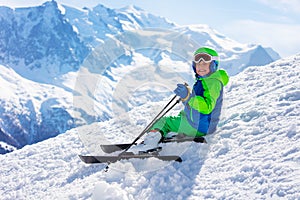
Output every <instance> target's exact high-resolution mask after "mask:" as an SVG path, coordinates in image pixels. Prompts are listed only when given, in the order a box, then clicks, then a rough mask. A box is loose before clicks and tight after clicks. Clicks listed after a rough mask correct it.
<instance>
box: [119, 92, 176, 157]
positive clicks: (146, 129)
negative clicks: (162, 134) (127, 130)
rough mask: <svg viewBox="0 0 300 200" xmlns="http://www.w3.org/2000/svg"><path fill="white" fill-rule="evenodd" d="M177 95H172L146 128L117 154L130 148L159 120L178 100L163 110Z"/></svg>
mask: <svg viewBox="0 0 300 200" xmlns="http://www.w3.org/2000/svg"><path fill="white" fill-rule="evenodd" d="M176 97H177V95H174V97H173V98H172V99H171V100H170V101H169V103H168V104H167V105H166V106H165V107H164V108H163V109H162V110H161V111H160V112H159V113H158V114H157V115H156V117H155V118H154V119H153V120H152V121H151V122H150V123H149V124H148V126H146V128H145V129H144V130H143V131H142V132H141V134H140V135H139V136H138V137H137V138H135V140H134V141H133V142H132V143H131V144H130V145H129V146H128V147H127V148H126V149H125V150H124V151H123V152H122V153H120V154H119V155H120V156H121V155H122V154H123V153H125V152H126V151H127V150H128V149H130V147H132V146H133V145H134V144H135V143H136V141H138V140H139V139H140V138H141V137H142V136H143V135H144V134H145V133H147V131H148V130H149V129H150V128H151V127H152V126H153V125H154V124H155V123H156V122H157V121H158V120H160V119H161V118H162V117H163V116H164V115H165V114H167V112H169V111H170V110H171V109H172V108H173V107H174V106H175V105H176V104H177V103H179V102H180V100H176V102H175V103H174V104H173V105H172V106H171V107H170V108H169V109H168V110H167V111H166V112H164V111H165V110H166V109H167V108H168V107H169V105H170V104H171V103H172V102H173V101H174V99H175V98H176Z"/></svg>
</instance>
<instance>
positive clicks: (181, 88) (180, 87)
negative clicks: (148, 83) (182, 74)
mask: <svg viewBox="0 0 300 200" xmlns="http://www.w3.org/2000/svg"><path fill="white" fill-rule="evenodd" d="M174 93H175V94H176V95H177V96H180V98H181V99H186V98H187V97H188V95H189V90H188V88H187V86H185V85H184V84H181V83H179V84H177V88H176V89H175V90H174Z"/></svg>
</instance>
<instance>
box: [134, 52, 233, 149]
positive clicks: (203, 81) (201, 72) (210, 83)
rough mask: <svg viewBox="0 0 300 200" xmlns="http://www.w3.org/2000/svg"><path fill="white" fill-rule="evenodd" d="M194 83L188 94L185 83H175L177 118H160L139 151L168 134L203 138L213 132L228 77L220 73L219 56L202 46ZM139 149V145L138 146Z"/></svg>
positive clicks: (197, 55) (195, 56) (198, 56)
mask: <svg viewBox="0 0 300 200" xmlns="http://www.w3.org/2000/svg"><path fill="white" fill-rule="evenodd" d="M192 67H193V70H194V72H195V77H196V81H195V84H194V85H193V90H192V91H190V90H189V88H188V87H187V86H185V85H184V84H177V88H176V89H175V90H174V93H175V94H176V95H177V96H179V97H180V98H181V100H182V102H183V104H184V110H182V111H181V112H180V113H179V115H178V116H167V117H163V118H161V119H160V120H159V121H158V122H156V123H155V124H154V125H153V126H152V127H151V129H150V132H149V133H148V134H147V136H146V137H145V139H144V143H143V145H142V146H143V147H142V149H145V150H147V149H152V148H155V147H157V145H158V142H159V141H160V140H161V139H162V138H163V137H165V136H166V135H167V134H168V133H169V132H176V133H178V134H184V135H187V136H191V137H195V136H204V135H206V134H210V133H213V132H215V131H216V128H217V124H218V122H219V117H220V114H221V108H222V101H223V87H224V86H225V85H226V84H227V83H228V81H229V77H228V75H227V73H226V71H225V70H219V69H218V67H219V55H218V53H217V52H216V51H215V50H214V49H211V48H208V47H201V48H199V49H197V50H196V51H195V52H194V60H193V64H192ZM138 146H140V145H138Z"/></svg>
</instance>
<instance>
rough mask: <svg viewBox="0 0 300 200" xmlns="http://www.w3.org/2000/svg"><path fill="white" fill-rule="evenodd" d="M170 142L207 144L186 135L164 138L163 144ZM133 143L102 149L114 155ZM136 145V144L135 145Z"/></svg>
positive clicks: (106, 146)
mask: <svg viewBox="0 0 300 200" xmlns="http://www.w3.org/2000/svg"><path fill="white" fill-rule="evenodd" d="M169 142H196V143H207V142H206V140H205V138H204V137H189V136H185V135H175V136H173V137H168V138H164V139H163V140H162V143H169ZM130 145H131V143H124V144H102V145H100V146H101V149H102V150H103V151H104V152H105V153H113V152H116V151H121V150H124V149H126V148H127V147H128V146H130ZM135 145H136V143H135Z"/></svg>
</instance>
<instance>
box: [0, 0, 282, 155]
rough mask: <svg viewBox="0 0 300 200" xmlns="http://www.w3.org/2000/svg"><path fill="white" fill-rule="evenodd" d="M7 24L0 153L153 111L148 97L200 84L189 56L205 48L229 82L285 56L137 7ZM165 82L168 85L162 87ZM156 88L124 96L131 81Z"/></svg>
mask: <svg viewBox="0 0 300 200" xmlns="http://www.w3.org/2000/svg"><path fill="white" fill-rule="evenodd" d="M0 27H1V29H0V35H1V37H0V68H1V71H0V83H1V85H0V88H1V91H5V92H3V93H2V94H1V98H0V105H1V108H0V141H1V142H2V143H1V144H0V152H1V153H4V152H8V151H11V150H12V149H15V148H21V147H23V146H24V145H27V144H32V143H36V142H38V141H42V140H44V139H47V138H49V137H53V136H56V135H57V134H60V133H64V132H65V131H66V130H68V129H70V128H73V127H77V126H80V125H83V124H90V123H93V122H97V121H106V120H108V119H110V118H112V117H113V116H114V115H118V114H119V112H124V111H129V110H132V109H133V108H134V107H136V106H140V105H142V104H145V103H146V102H147V101H148V100H149V99H146V98H145V96H146V97H149V98H150V100H151V101H154V102H159V101H161V100H163V99H164V98H166V97H167V96H169V95H170V94H171V91H172V87H174V86H175V85H176V83H178V81H186V82H188V83H189V84H191V83H192V82H193V77H192V73H191V68H190V65H191V63H190V61H191V55H192V52H193V51H194V50H195V49H196V48H198V47H199V46H202V45H209V46H212V47H214V48H216V49H217V50H218V51H219V52H220V56H221V67H222V68H225V69H227V70H228V72H229V73H230V74H231V75H235V74H238V73H239V72H240V71H242V70H244V69H245V68H247V67H248V66H249V65H258V66H259V65H265V64H267V63H270V62H271V61H274V60H276V59H278V58H279V55H278V54H277V53H276V52H274V51H273V50H272V49H270V48H264V47H261V46H260V45H254V44H240V43H238V42H236V41H234V40H231V39H229V38H227V37H226V36H224V35H222V34H220V33H218V32H217V31H215V30H213V29H211V28H210V27H209V26H207V25H193V26H178V25H176V24H175V23H172V22H170V21H168V20H167V19H165V18H162V17H158V16H154V15H152V14H150V13H148V12H146V11H144V10H142V9H140V8H137V7H135V6H128V7H126V8H122V9H110V8H106V7H104V6H103V5H98V6H96V7H94V8H92V9H89V8H83V9H75V8H71V7H68V6H63V5H60V4H57V3H56V2H55V1H49V2H46V3H44V4H42V5H41V6H37V7H29V8H16V9H13V8H8V7H3V6H2V7H0ZM137 69H138V70H137ZM145 69H147V70H145ZM146 75H147V76H146ZM141 78H143V80H141ZM124 80H125V81H124ZM165 80H168V81H167V83H168V84H167V88H166V87H161V86H159V84H161V83H163V82H165ZM151 81H152V82H153V81H157V85H156V88H148V89H145V88H142V89H137V90H136V88H133V87H132V86H130V85H127V88H129V90H130V91H129V93H130V94H132V95H133V98H132V97H130V96H126V98H120V97H121V95H122V94H124V93H122V91H123V89H124V88H122V87H120V86H121V85H122V84H123V85H124V82H125V83H132V84H133V85H135V86H136V85H138V84H140V85H143V84H146V82H151ZM120 83H121V84H120ZM115 88H117V89H115ZM149 91H151V92H150V93H149ZM112 99H113V100H112ZM127 102H129V104H127ZM111 103H112V104H113V108H111V107H110V106H107V105H109V104H111Z"/></svg>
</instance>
